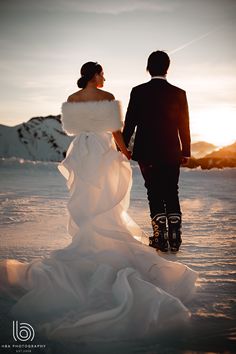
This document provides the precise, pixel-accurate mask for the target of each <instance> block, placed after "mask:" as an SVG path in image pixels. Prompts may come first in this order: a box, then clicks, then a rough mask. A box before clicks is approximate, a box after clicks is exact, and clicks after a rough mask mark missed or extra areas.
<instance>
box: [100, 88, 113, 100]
mask: <svg viewBox="0 0 236 354" xmlns="http://www.w3.org/2000/svg"><path fill="white" fill-rule="evenodd" d="M98 91H99V92H100V95H101V99H103V100H108V101H112V100H114V99H115V97H114V95H113V94H112V93H110V92H108V91H104V90H98Z"/></svg>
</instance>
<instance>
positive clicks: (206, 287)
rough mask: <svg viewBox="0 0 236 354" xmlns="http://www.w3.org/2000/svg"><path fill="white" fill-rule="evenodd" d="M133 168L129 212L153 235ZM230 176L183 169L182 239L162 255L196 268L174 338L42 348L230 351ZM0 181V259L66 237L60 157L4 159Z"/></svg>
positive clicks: (235, 173)
mask: <svg viewBox="0 0 236 354" xmlns="http://www.w3.org/2000/svg"><path fill="white" fill-rule="evenodd" d="M132 167H133V188H132V193H131V205H130V215H131V216H132V217H133V218H134V219H135V221H136V222H137V223H138V224H139V225H140V226H141V227H142V228H143V230H144V231H145V232H146V233H147V234H150V233H151V226H150V221H149V211H148V203H147V200H146V192H145V189H144V187H143V180H142V177H141V175H140V172H139V168H138V166H137V165H136V164H133V163H132ZM235 178H236V169H224V170H217V169H212V170H210V171H203V170H200V169H196V170H189V169H182V171H181V177H180V196H181V205H182V211H183V245H182V247H181V250H180V251H179V253H177V254H176V255H174V254H161V253H160V254H159V255H160V256H161V257H165V258H167V259H169V260H178V261H180V262H183V263H185V264H187V265H189V266H190V267H192V268H193V269H195V270H197V271H198V272H199V280H198V283H197V291H196V294H195V296H194V298H193V299H192V300H191V301H190V302H189V303H188V305H187V306H188V308H189V310H190V311H191V313H192V319H191V322H190V324H189V326H188V327H187V328H186V330H185V332H184V333H179V334H176V337H175V338H166V337H163V340H160V339H159V340H158V341H155V340H152V341H149V342H142V343H138V342H135V343H119V344H118V343H117V344H116V345H115V344H114V345H113V344H112V347H111V345H110V346H109V344H107V345H105V344H104V345H102V344H101V345H100V346H96V348H94V347H93V348H92V347H91V348H84V347H83V348H78V347H77V348H73V347H71V348H70V349H68V346H67V347H65V348H63V347H60V348H59V347H57V344H56V343H46V344H47V347H48V348H49V349H50V350H55V353H64V352H65V353H66V352H67V353H74V352H75V353H79V352H81V353H82V352H83V353H105V352H107V353H108V352H110V351H111V350H112V352H113V353H121V352H123V353H137V352H138V353H185V354H187V353H205V352H211V353H223V352H225V353H226V352H227V353H233V352H235V351H234V348H235V340H236V329H235V328H236V321H235V317H236V316H235V312H236V311H235V310H236V299H235V290H236V287H235V283H236V277H235V275H236V269H235V264H236V262H235V261H236V252H235V251H236V245H235V230H236V218H235V196H236V195H235ZM0 185H1V192H0V203H1V209H0V243H1V248H0V258H1V259H3V258H16V259H19V260H23V261H26V260H27V261H29V260H32V259H35V258H38V257H40V256H42V255H45V254H49V253H50V251H51V250H54V249H56V248H61V247H65V246H66V245H67V244H69V243H70V236H69V235H68V234H67V231H66V226H67V215H68V214H67V210H66V204H67V200H68V198H69V195H68V192H67V188H66V184H65V180H64V178H63V177H62V176H61V175H60V173H59V171H58V170H57V163H53V162H50V163H49V162H48V163H47V162H30V161H28V162H27V161H23V160H17V159H2V160H0ZM0 306H1V312H2V315H3V316H2V318H3V320H2V321H1V324H0V327H1V328H2V327H3V326H4V328H5V331H8V332H9V333H10V334H11V322H10V320H9V318H8V317H7V313H6V311H7V310H6V307H5V308H3V302H2V301H1V302H0ZM41 342H42V340H41ZM58 350H59V351H58ZM73 350H74V351H73ZM32 352H33V351H32ZM41 352H43V351H41ZM45 352H46V351H45ZM48 352H49V351H48Z"/></svg>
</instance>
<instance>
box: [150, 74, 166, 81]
mask: <svg viewBox="0 0 236 354" xmlns="http://www.w3.org/2000/svg"><path fill="white" fill-rule="evenodd" d="M152 79H162V80H166V76H164V75H163V76H152Z"/></svg>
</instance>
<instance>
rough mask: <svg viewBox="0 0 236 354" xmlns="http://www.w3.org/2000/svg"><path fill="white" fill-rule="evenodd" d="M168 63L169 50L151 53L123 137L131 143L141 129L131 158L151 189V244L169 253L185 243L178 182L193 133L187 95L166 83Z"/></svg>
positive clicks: (188, 154)
mask: <svg viewBox="0 0 236 354" xmlns="http://www.w3.org/2000/svg"><path fill="white" fill-rule="evenodd" d="M169 65H170V59H169V56H168V55H167V54H166V53H165V52H162V51H156V52H153V53H151V55H150V56H149V58H148V62H147V71H148V72H149V73H150V75H151V80H150V81H149V82H147V83H144V84H141V85H139V86H136V87H134V88H133V89H132V91H131V95H130V101H129V105H128V110H127V113H126V118H125V124H124V130H123V136H124V140H125V143H126V146H128V145H129V142H130V139H131V136H132V135H133V133H134V130H135V128H136V135H135V140H134V148H133V155H132V159H133V160H136V161H138V163H139V166H140V170H141V173H142V175H143V178H144V180H145V187H146V189H147V196H148V201H149V207H150V215H151V219H152V227H153V236H152V237H149V245H150V246H151V247H154V248H156V249H157V250H161V251H162V252H166V251H168V242H169V245H170V249H171V251H172V252H177V251H178V250H179V247H180V244H181V242H182V240H181V209H180V204H179V196H178V182H179V173H180V164H187V162H188V159H189V157H190V131H189V114H188V103H187V98H186V93H185V91H183V90H181V89H180V88H178V87H175V86H173V85H171V84H170V83H169V82H167V80H166V74H167V70H168V68H169ZM167 228H168V229H167Z"/></svg>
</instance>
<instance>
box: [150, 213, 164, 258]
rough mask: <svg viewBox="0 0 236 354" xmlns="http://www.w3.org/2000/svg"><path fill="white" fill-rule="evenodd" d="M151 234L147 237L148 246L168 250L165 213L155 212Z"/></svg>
mask: <svg viewBox="0 0 236 354" xmlns="http://www.w3.org/2000/svg"><path fill="white" fill-rule="evenodd" d="M152 227H153V236H152V237H149V246H151V247H154V248H156V249H157V250H160V251H162V252H167V251H168V234H167V228H166V216H165V214H157V215H155V216H154V218H153V219H152Z"/></svg>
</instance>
